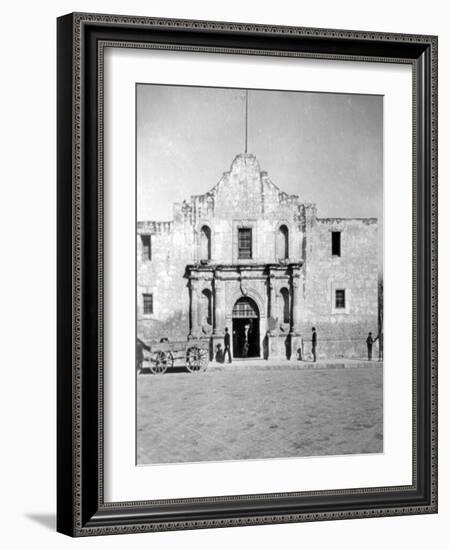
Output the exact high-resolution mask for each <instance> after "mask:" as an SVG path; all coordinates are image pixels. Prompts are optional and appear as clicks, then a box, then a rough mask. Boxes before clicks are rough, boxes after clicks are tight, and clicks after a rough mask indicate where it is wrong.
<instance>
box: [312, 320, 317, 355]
mask: <svg viewBox="0 0 449 550" xmlns="http://www.w3.org/2000/svg"><path fill="white" fill-rule="evenodd" d="M316 345H317V335H316V328H315V327H312V355H313V362H314V363H316Z"/></svg>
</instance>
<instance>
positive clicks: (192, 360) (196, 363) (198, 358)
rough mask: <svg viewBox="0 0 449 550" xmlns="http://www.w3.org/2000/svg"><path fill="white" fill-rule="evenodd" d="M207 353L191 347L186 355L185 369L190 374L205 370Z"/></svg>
mask: <svg viewBox="0 0 449 550" xmlns="http://www.w3.org/2000/svg"><path fill="white" fill-rule="evenodd" d="M208 364H209V352H208V350H207V349H203V348H197V347H196V346H194V347H191V348H189V349H188V350H187V354H186V367H187V370H188V371H190V372H200V371H205V370H206V369H207V365H208Z"/></svg>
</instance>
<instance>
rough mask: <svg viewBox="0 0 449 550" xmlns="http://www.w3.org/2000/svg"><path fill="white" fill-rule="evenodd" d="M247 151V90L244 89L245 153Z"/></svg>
mask: <svg viewBox="0 0 449 550" xmlns="http://www.w3.org/2000/svg"><path fill="white" fill-rule="evenodd" d="M247 152H248V90H246V91H245V153H247Z"/></svg>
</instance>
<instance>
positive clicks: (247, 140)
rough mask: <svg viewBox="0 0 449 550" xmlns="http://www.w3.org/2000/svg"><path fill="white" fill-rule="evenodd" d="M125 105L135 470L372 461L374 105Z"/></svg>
mask: <svg viewBox="0 0 449 550" xmlns="http://www.w3.org/2000/svg"><path fill="white" fill-rule="evenodd" d="M135 93H136V155H135V157H136V306H135V307H136V335H137V342H136V407H137V410H136V429H137V433H136V464H137V465H141V466H145V465H152V464H169V463H189V462H205V461H229V460H232V461H236V460H256V459H274V458H277V459H278V458H292V457H295V458H296V457H320V456H329V455H331V456H338V455H360V454H373V453H382V452H383V441H384V440H383V433H384V426H383V343H384V342H383V340H384V335H383V276H382V273H383V97H382V96H381V95H367V94H366V95H365V94H343V93H320V92H319V91H317V92H303V91H301V90H297V91H296V90H294V91H293V90H263V89H236V88H213V87H197V86H177V85H162V84H152V83H138V84H136V90H135ZM392 337H394V336H392Z"/></svg>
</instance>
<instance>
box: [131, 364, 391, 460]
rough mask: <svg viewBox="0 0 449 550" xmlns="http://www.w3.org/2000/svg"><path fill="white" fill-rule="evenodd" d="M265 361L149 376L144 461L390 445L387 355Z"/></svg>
mask: <svg viewBox="0 0 449 550" xmlns="http://www.w3.org/2000/svg"><path fill="white" fill-rule="evenodd" d="M258 364H259V365H260V367H258V366H256V364H255V365H254V366H252V365H251V363H248V362H245V363H243V362H242V363H240V364H238V363H236V364H234V363H233V364H232V366H228V365H219V366H212V367H210V368H209V369H208V370H207V371H206V372H205V373H199V374H190V373H187V372H184V371H182V369H181V370H177V371H175V372H167V373H166V374H165V375H162V376H161V375H159V376H157V375H156V376H155V375H151V374H139V375H138V376H137V463H138V464H155V463H167V462H199V461H205V460H208V461H222V460H241V459H256V458H281V457H300V456H320V455H344V454H359V453H380V452H382V450H383V445H382V443H383V437H382V433H383V426H382V422H383V420H382V363H377V362H373V363H368V362H360V361H359V362H357V361H353V362H346V363H343V362H335V363H327V364H326V363H324V364H319V363H318V364H317V365H315V366H314V365H312V364H307V363H305V364H302V363H299V362H298V363H296V362H294V363H289V362H284V363H267V364H264V363H260V362H259V363H258Z"/></svg>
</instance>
